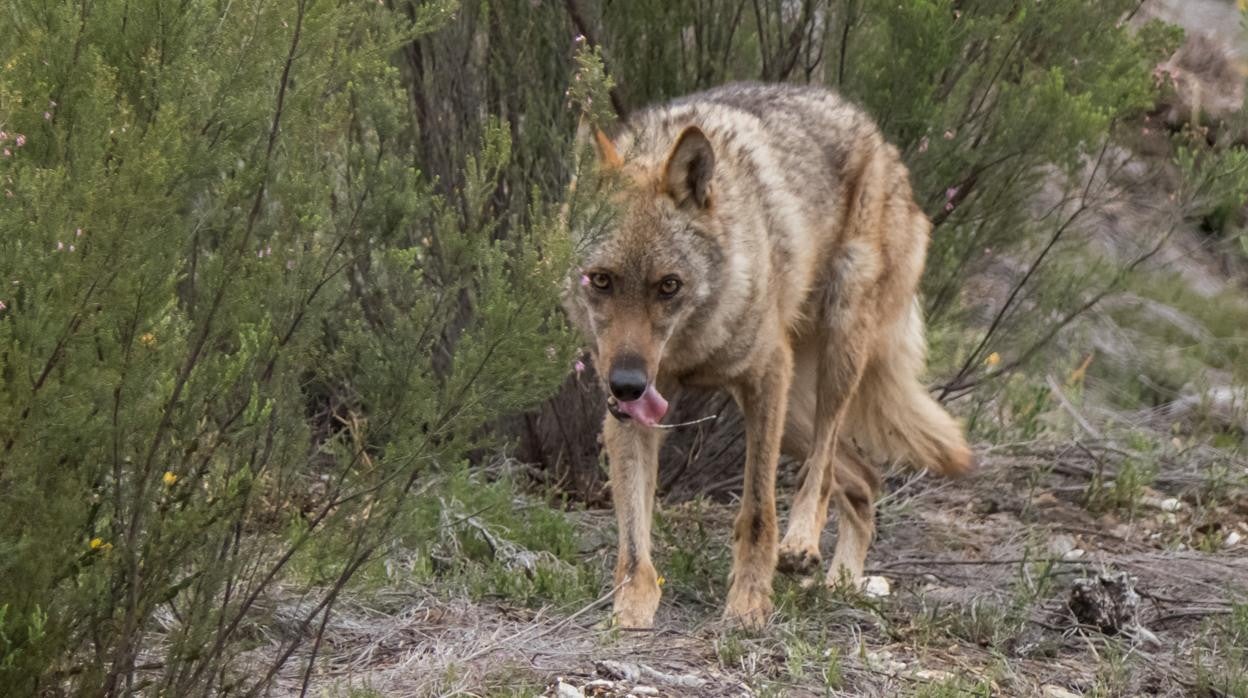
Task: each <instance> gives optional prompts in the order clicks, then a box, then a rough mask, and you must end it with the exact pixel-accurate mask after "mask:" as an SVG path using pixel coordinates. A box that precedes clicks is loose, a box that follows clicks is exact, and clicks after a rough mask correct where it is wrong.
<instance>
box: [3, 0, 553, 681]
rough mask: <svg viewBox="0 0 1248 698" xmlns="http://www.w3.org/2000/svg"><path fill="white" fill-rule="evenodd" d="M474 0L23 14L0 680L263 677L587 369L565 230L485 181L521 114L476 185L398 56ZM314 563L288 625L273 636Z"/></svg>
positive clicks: (11, 218)
mask: <svg viewBox="0 0 1248 698" xmlns="http://www.w3.org/2000/svg"><path fill="white" fill-rule="evenodd" d="M452 9H453V3H448V2H437V3H425V4H422V5H421V6H420V7H419V8H414V11H413V12H412V13H406V12H395V11H392V10H390V9H387V8H386V7H385V6H382V5H379V4H376V3H360V2H310V1H304V0H300V1H299V2H297V3H270V2H263V1H259V0H253V1H235V2H232V3H215V2H188V3H179V4H176V5H169V4H167V3H85V4H78V3H61V4H53V5H49V6H46V7H44V6H39V7H36V6H33V5H26V4H18V5H12V6H10V7H9V8H8V9H6V10H5V31H4V32H3V33H2V35H0V66H3V72H2V73H0V128H2V129H3V130H4V131H6V137H7V138H8V141H6V147H7V148H8V150H7V152H6V154H5V157H3V158H2V159H0V181H2V182H3V191H4V194H3V196H4V198H3V199H0V280H2V281H0V302H2V303H3V305H2V306H0V686H4V687H5V689H6V694H11V695H31V694H35V693H38V692H41V691H46V692H50V693H55V694H68V695H119V694H123V693H124V694H127V695H129V694H131V693H134V692H144V693H153V694H157V693H159V694H162V695H178V696H190V695H227V694H228V695H233V694H236V693H247V692H254V691H260V690H262V689H263V687H264V686H265V685H266V684H267V683H268V682H269V680H270V679H271V678H272V676H273V675H274V673H275V672H276V671H277V670H278V668H279V667H280V666H281V664H282V663H283V662H285V661H286V660H287V659H288V658H289V657H290V656H291V654H292V653H293V652H294V651H295V649H296V647H297V646H299V645H300V644H301V643H303V642H304V641H306V640H309V639H310V638H312V637H313V636H314V635H315V629H316V627H317V624H318V623H319V622H320V621H321V619H322V618H324V617H325V616H326V615H327V614H328V613H330V612H331V611H332V608H333V604H334V601H335V600H336V599H337V596H338V594H339V593H340V592H341V590H342V589H343V588H344V587H345V586H346V585H347V583H348V582H349V581H350V580H351V578H352V576H353V575H354V574H355V573H356V572H357V571H359V570H360V569H362V568H364V567H365V566H366V565H367V564H368V563H369V561H370V560H372V559H373V558H374V557H375V554H376V552H377V551H378V550H380V549H382V548H383V547H384V546H387V545H390V544H391V542H392V540H393V536H394V531H395V530H396V526H397V524H398V523H400V522H401V521H405V520H406V519H405V518H404V517H406V512H407V511H408V509H409V505H408V504H406V503H405V498H406V497H407V496H408V494H409V492H411V491H413V490H414V489H415V487H416V485H417V484H418V483H420V482H422V477H423V476H424V475H425V474H427V473H431V472H436V471H437V470H439V469H441V468H443V467H444V465H445V464H451V463H458V462H461V461H462V460H463V459H464V458H465V457H466V456H467V455H468V454H470V453H472V452H473V451H474V449H479V448H480V447H481V446H483V445H488V444H489V443H490V442H489V441H487V440H486V438H485V437H486V435H487V432H486V431H485V429H484V428H485V427H486V426H488V425H489V424H491V423H493V422H494V421H495V420H497V419H499V418H500V417H502V416H504V415H507V414H510V413H513V412H515V411H517V410H520V409H522V408H524V407H526V406H528V405H531V404H533V403H535V402H537V401H539V400H541V399H542V398H544V397H545V396H547V395H548V394H549V393H550V392H551V391H552V390H553V388H554V387H555V386H556V385H557V384H558V381H559V380H560V379H561V378H562V376H563V375H564V374H565V373H566V372H567V367H568V366H569V363H570V360H571V353H570V350H571V342H570V338H569V337H568V336H567V334H566V333H565V331H564V329H563V324H562V320H561V317H560V316H559V315H558V313H557V312H556V310H555V308H556V293H557V291H558V286H559V283H560V282H561V280H562V278H563V271H564V265H565V261H564V260H565V258H566V254H567V250H566V247H567V243H566V242H565V238H566V236H565V235H564V234H562V232H561V230H560V226H559V225H558V224H557V223H556V222H555V220H554V218H553V217H552V216H551V215H550V214H549V211H548V210H547V207H546V206H545V205H544V204H542V203H541V202H540V201H539V202H535V203H534V204H533V205H532V206H531V207H530V208H528V209H526V215H525V217H524V219H523V221H521V220H518V219H514V215H513V212H510V211H506V210H499V209H496V208H495V207H493V206H492V205H491V203H490V202H491V200H492V197H493V195H494V193H495V190H496V188H497V183H498V181H499V180H498V178H499V176H500V174H501V173H502V172H503V171H504V170H506V169H507V168H508V167H510V163H511V162H512V155H513V153H512V152H511V138H510V135H509V132H508V129H506V128H505V127H504V125H503V124H501V123H498V122H489V121H486V122H483V124H482V127H481V129H480V130H479V133H480V134H481V135H480V137H479V138H477V140H476V143H475V145H474V146H472V147H471V148H469V147H467V146H466V147H465V153H467V154H466V155H465V156H464V157H463V159H462V160H461V165H460V169H461V172H462V178H461V181H460V185H459V186H458V187H457V189H456V196H455V197H453V198H452V197H448V196H445V195H442V194H439V193H437V192H435V189H434V187H433V186H432V185H431V182H430V181H429V179H428V178H427V177H425V176H424V175H422V172H421V171H420V169H419V168H420V165H421V163H420V160H419V148H418V145H419V142H418V140H417V139H414V138H413V134H412V131H411V123H412V119H411V115H410V101H409V93H408V92H407V91H406V90H405V88H404V85H403V83H402V81H401V80H400V71H399V70H398V69H397V68H396V67H395V66H394V65H393V64H392V63H391V60H392V58H393V56H394V55H395V54H396V51H397V50H398V49H399V48H400V47H402V46H404V45H407V44H408V43H409V42H411V41H412V40H414V39H415V38H416V37H418V36H420V35H422V34H424V33H426V32H428V31H430V30H432V29H435V28H437V27H439V26H444V25H445V24H446V22H448V21H450V16H451V12H452ZM19 134H20V135H19ZM547 198H551V197H547ZM503 223H508V224H509V233H508V236H507V238H506V240H505V241H503V240H500V239H499V236H498V235H497V232H498V230H499V227H500V225H502V224H503ZM434 533H435V532H434V531H432V530H430V531H425V534H426V535H428V536H429V537H430V538H432V537H433V536H434ZM407 534H408V535H412V536H415V535H417V534H418V531H417V530H416V529H414V528H411V529H409V530H407ZM322 543H324V544H326V545H331V544H332V546H331V547H332V548H333V549H334V550H335V551H337V553H338V554H337V555H335V556H334V557H332V558H324V559H322V560H320V562H321V563H322V564H321V565H319V566H317V567H316V568H315V572H316V573H315V574H305V575H292V574H291V573H292V567H291V563H292V561H300V562H301V563H306V561H307V556H308V555H309V554H310V551H314V550H316V549H317V548H318V547H320V546H321V545H322ZM561 546H566V542H564V543H558V544H556V548H557V550H558V552H560V553H566V549H565V547H561ZM305 568H306V565H303V564H301V565H299V569H300V570H304V569H305ZM292 583H293V584H298V585H299V586H296V587H295V588H294V592H295V593H298V594H303V595H305V603H304V605H303V606H301V608H303V609H304V610H303V611H301V613H304V615H303V616H302V617H301V618H300V619H299V621H298V624H297V627H296V628H295V630H294V632H292V633H291V634H289V635H287V636H284V637H283V638H282V639H281V640H280V643H279V644H280V646H279V647H278V649H277V652H276V653H275V654H274V655H273V656H269V655H265V656H264V657H261V658H258V657H257V656H256V655H248V654H246V650H247V649H248V648H250V647H252V646H254V645H255V643H256V635H255V634H254V632H253V628H254V624H255V622H256V620H257V618H258V617H259V615H258V614H259V613H260V611H259V607H260V606H262V605H263V603H262V601H263V600H264V599H265V598H267V597H268V595H271V594H275V593H278V591H277V589H278V588H279V587H281V588H285V589H287V591H290V587H288V586H282V585H288V584H292Z"/></svg>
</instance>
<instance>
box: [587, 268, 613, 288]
mask: <svg viewBox="0 0 1248 698" xmlns="http://www.w3.org/2000/svg"><path fill="white" fill-rule="evenodd" d="M589 283H591V284H593V285H594V288H596V289H598V290H599V291H610V290H611V275H610V274H603V273H602V272H597V273H594V274H590V275H589Z"/></svg>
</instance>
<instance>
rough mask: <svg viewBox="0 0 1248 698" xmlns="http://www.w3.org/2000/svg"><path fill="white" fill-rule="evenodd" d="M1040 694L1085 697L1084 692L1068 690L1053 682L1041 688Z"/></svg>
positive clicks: (1045, 697) (1057, 697)
mask: <svg viewBox="0 0 1248 698" xmlns="http://www.w3.org/2000/svg"><path fill="white" fill-rule="evenodd" d="M1040 695H1042V696H1044V698H1083V694H1082V693H1075V692H1074V691H1070V690H1067V689H1065V688H1062V687H1061V686H1054V685H1053V684H1045V686H1044V687H1043V688H1041V689H1040Z"/></svg>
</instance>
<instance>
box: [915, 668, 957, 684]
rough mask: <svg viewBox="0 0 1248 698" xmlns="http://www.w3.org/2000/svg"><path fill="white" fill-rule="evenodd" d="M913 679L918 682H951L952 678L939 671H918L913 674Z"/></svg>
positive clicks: (950, 675) (945, 672) (948, 674)
mask: <svg viewBox="0 0 1248 698" xmlns="http://www.w3.org/2000/svg"><path fill="white" fill-rule="evenodd" d="M914 678H916V679H918V680H920V681H952V680H953V678H954V676H953V674H950V673H949V672H947V671H941V670H940V669H919V670H918V671H916V672H914Z"/></svg>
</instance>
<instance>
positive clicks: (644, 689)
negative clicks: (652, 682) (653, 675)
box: [631, 686, 659, 696]
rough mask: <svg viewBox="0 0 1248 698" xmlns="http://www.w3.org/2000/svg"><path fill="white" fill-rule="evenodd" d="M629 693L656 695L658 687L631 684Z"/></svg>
mask: <svg viewBox="0 0 1248 698" xmlns="http://www.w3.org/2000/svg"><path fill="white" fill-rule="evenodd" d="M631 693H632V694H633V695H635V696H657V695H659V689H657V688H655V687H654V686H633V690H632V691H631Z"/></svg>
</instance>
